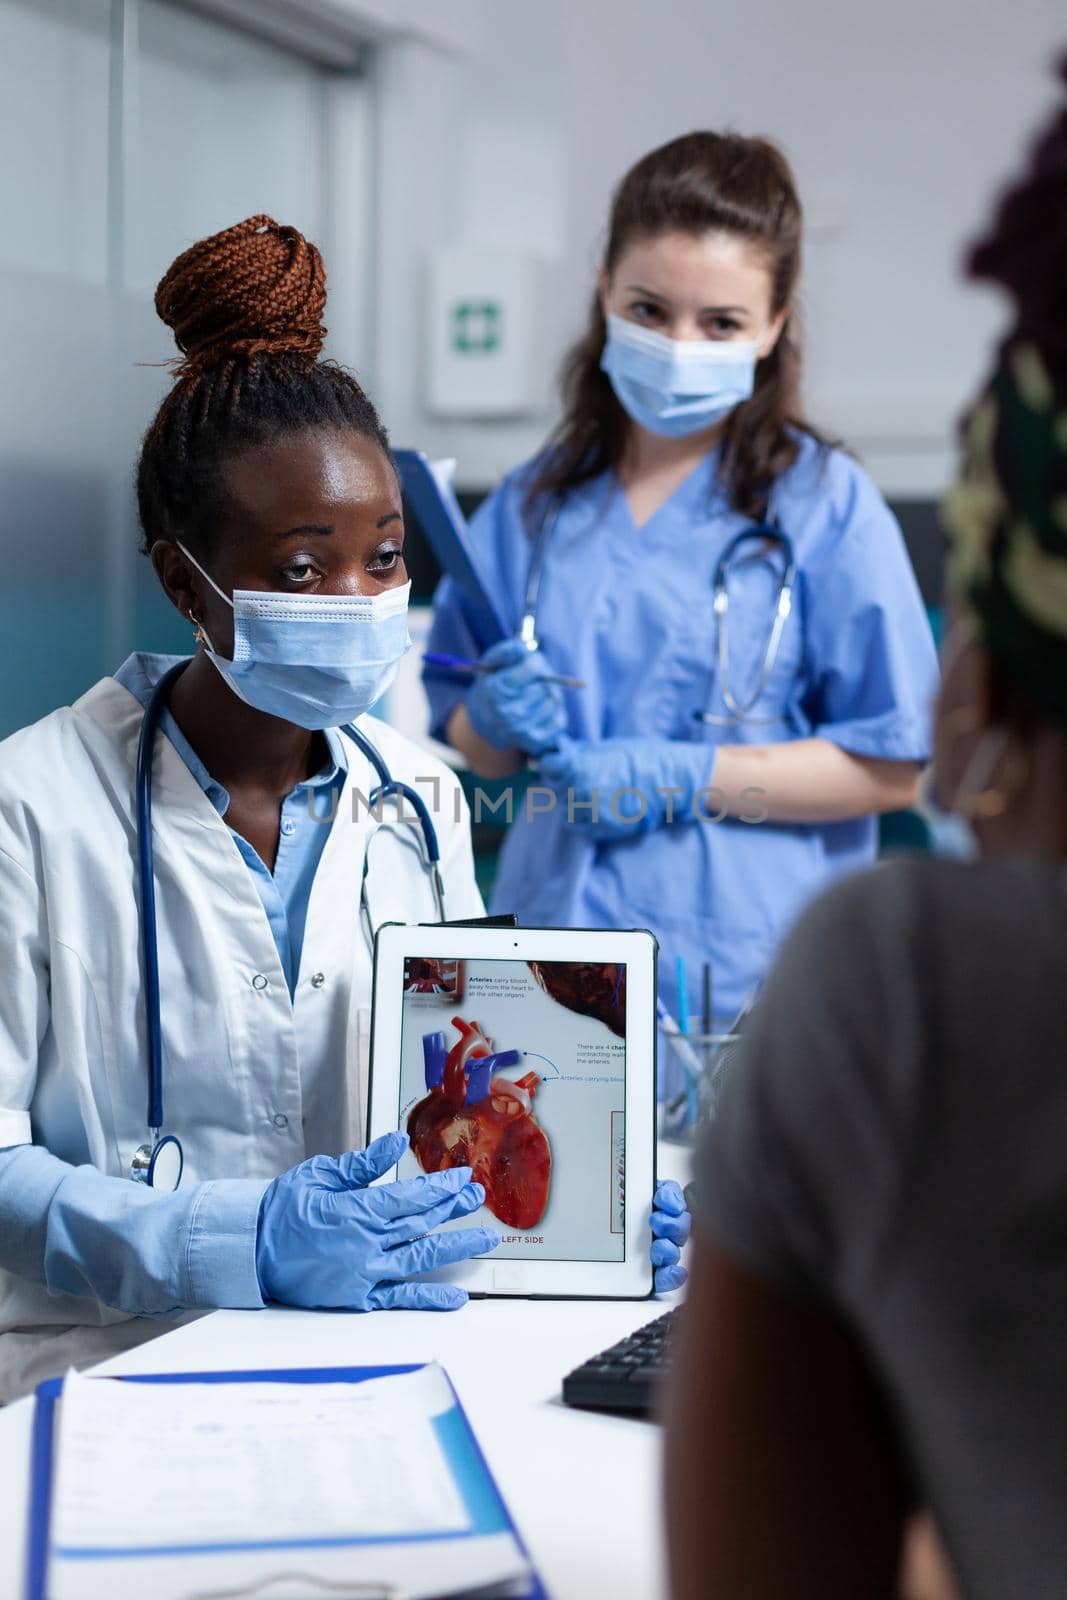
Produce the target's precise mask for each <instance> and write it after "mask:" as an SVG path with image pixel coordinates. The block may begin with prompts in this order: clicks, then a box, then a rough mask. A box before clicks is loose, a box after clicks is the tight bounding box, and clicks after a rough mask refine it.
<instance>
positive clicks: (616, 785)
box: [538, 739, 720, 839]
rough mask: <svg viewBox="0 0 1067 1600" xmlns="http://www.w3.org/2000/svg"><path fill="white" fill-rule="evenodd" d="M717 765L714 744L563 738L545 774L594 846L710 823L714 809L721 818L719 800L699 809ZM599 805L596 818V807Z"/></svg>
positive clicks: (542, 765)
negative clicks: (706, 819) (671, 826)
mask: <svg viewBox="0 0 1067 1600" xmlns="http://www.w3.org/2000/svg"><path fill="white" fill-rule="evenodd" d="M714 763H715V747H714V746H713V745H708V744H696V743H692V744H690V743H687V742H686V741H684V740H681V739H600V740H597V741H590V740H578V739H562V740H561V741H560V743H559V747H558V749H556V750H553V751H550V752H549V753H548V754H547V755H542V756H541V758H540V760H539V762H538V767H539V770H540V774H541V777H542V778H544V779H545V780H546V782H548V783H549V784H551V786H552V788H553V789H555V790H556V793H557V794H558V796H559V803H560V805H561V806H563V807H564V808H565V809H566V815H567V819H568V821H569V822H572V823H573V824H574V826H576V827H580V828H583V829H585V831H586V832H587V833H590V834H591V835H592V836H593V838H594V839H633V838H636V837H637V836H638V835H639V834H642V833H651V832H652V830H653V829H654V828H662V827H664V826H665V825H666V824H667V823H669V822H676V823H677V822H692V821H694V820H695V818H696V817H697V816H699V815H703V816H707V815H708V810H707V808H708V806H710V808H711V812H710V814H711V815H712V816H716V815H718V812H719V809H720V807H719V806H718V805H717V804H716V797H715V796H711V797H708V796H705V798H704V801H703V802H702V804H701V805H700V806H699V807H696V808H695V807H694V801H695V800H696V799H697V797H698V796H699V795H700V792H701V790H703V789H708V788H710V786H711V781H712V767H713V766H714ZM623 790H636V791H638V792H637V793H636V794H634V793H630V794H625V793H622V791H623ZM594 798H595V800H596V817H595V819H594V815H593V812H592V811H591V810H590V808H589V802H590V801H592V800H593V799H594ZM642 801H643V803H644V804H643V811H642ZM613 802H614V805H613Z"/></svg>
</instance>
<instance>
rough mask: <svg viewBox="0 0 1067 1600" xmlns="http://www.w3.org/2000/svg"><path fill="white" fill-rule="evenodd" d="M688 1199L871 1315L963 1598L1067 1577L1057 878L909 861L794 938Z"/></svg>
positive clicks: (838, 1299) (1042, 1589) (1059, 1592)
mask: <svg viewBox="0 0 1067 1600" xmlns="http://www.w3.org/2000/svg"><path fill="white" fill-rule="evenodd" d="M697 1209H698V1211H699V1213H700V1214H701V1216H702V1217H703V1219H704V1222H705V1223H706V1225H707V1227H708V1228H709V1229H710V1231H711V1233H712V1234H713V1236H714V1237H715V1238H716V1240H717V1241H718V1243H719V1244H720V1245H721V1246H722V1248H723V1249H724V1250H725V1251H726V1252H727V1253H729V1254H730V1255H732V1256H734V1257H735V1258H736V1259H738V1260H740V1261H742V1262H744V1263H747V1264H748V1265H749V1266H750V1267H751V1268H753V1269H754V1270H755V1271H756V1272H758V1273H759V1274H761V1275H763V1276H766V1277H769V1278H773V1279H775V1280H777V1281H778V1282H779V1283H780V1284H781V1285H783V1286H785V1287H787V1288H789V1289H792V1290H795V1291H798V1292H800V1293H804V1294H813V1295H816V1296H819V1297H821V1298H823V1299H824V1300H827V1301H829V1302H831V1303H832V1305H833V1306H835V1307H836V1308H837V1309H838V1310H839V1311H840V1312H841V1313H842V1314H843V1316H844V1317H845V1319H846V1320H847V1321H848V1322H850V1323H851V1324H852V1325H853V1326H854V1328H855V1329H856V1330H857V1331H858V1333H859V1335H860V1337H861V1339H862V1341H863V1343H864V1345H865V1346H866V1348H867V1350H868V1353H869V1355H870V1358H871V1361H872V1363H873V1365H874V1366H875V1368H876V1369H877V1372H878V1375H879V1377H880V1378H881V1379H882V1381H883V1383H884V1385H885V1387H886V1390H887V1392H888V1395H889V1397H890V1400H891V1402H892V1404H893V1405H894V1407H895V1410H896V1413H897V1417H898V1420H899V1423H900V1429H901V1436H902V1438H903V1440H904V1443H905V1445H906V1447H907V1448H908V1450H909V1451H910V1456H911V1461H912V1464H913V1468H914V1472H915V1476H916V1483H917V1488H918V1490H919V1492H920V1494H921V1495H922V1496H923V1497H924V1499H925V1501H926V1503H928V1504H929V1505H930V1506H931V1507H932V1508H933V1510H934V1512H935V1514H936V1516H937V1518H938V1521H939V1522H940V1525H941V1528H942V1531H943V1534H944V1537H945V1542H946V1545H947V1547H948V1550H949V1553H950V1555H951V1557H952V1560H953V1563H954V1565H955V1567H956V1570H957V1573H958V1575H959V1578H960V1582H961V1585H962V1590H963V1593H964V1595H965V1596H966V1597H967V1600H1063V1597H1064V1596H1065V1595H1067V874H1065V872H1064V871H1063V870H1061V869H1060V868H1059V867H1057V866H1054V865H1049V864H1047V863H1041V862H1038V861H1036V860H1024V859H1013V860H994V861H985V862H976V863H973V864H964V863H960V862H949V861H936V860H916V861H908V862H897V863H892V864H889V865H886V866H882V867H878V868H876V869H875V870H874V871H872V872H870V873H865V874H864V875H862V876H861V877H856V878H853V879H851V880H849V881H848V882H846V883H844V884H842V885H840V886H839V887H838V888H836V889H834V890H832V891H831V892H830V894H828V895H827V896H825V897H824V898H823V899H822V900H820V901H819V902H818V903H817V904H816V905H815V906H814V907H813V908H812V909H811V910H810V911H809V912H808V913H807V915H806V916H805V918H804V919H803V920H802V922H801V924H800V926H799V927H798V928H797V929H796V931H795V932H794V934H793V936H792V938H791V939H790V940H789V942H788V943H787V945H786V948H785V950H784V951H783V953H782V956H781V959H780V961H779V963H778V965H777V967H776V969H775V971H774V973H773V975H772V977H771V978H770V979H769V980H768V983H767V986H766V989H765V991H764V994H763V997H762V998H761V1000H760V1003H759V1005H758V1007H757V1008H756V1011H755V1013H754V1014H753V1016H752V1018H751V1021H750V1027H749V1031H748V1036H747V1040H746V1042H745V1045H744V1047H743V1050H742V1052H740V1053H739V1056H738V1058H737V1064H736V1066H735V1068H734V1070H733V1072H732V1075H731V1078H730V1081H729V1083H728V1084H727V1086H726V1088H725V1090H724V1095H723V1100H722V1103H721V1107H720V1112H719V1115H718V1117H717V1118H716V1121H715V1122H714V1124H713V1125H712V1128H711V1130H710V1133H709V1135H708V1137H707V1139H706V1141H705V1145H704V1148H703V1151H702V1154H701V1157H700V1160H699V1163H698V1200H697Z"/></svg>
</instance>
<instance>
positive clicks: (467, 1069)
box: [396, 956, 626, 1261]
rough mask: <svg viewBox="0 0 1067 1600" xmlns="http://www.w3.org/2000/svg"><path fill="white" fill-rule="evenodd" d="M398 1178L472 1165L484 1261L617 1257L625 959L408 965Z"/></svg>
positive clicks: (621, 1240) (463, 1223)
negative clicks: (404, 1138)
mask: <svg viewBox="0 0 1067 1600" xmlns="http://www.w3.org/2000/svg"><path fill="white" fill-rule="evenodd" d="M403 989H404V994H403V1030H402V1038H401V1063H400V1091H399V1104H398V1107H397V1112H398V1121H397V1124H396V1125H397V1126H398V1127H399V1128H401V1129H404V1130H406V1132H407V1134H408V1136H409V1138H410V1140H411V1148H410V1149H409V1150H408V1151H407V1152H406V1153H405V1155H404V1157H403V1159H402V1160H401V1162H400V1166H399V1171H398V1173H397V1176H398V1177H400V1178H406V1177H412V1176H414V1175H415V1174H416V1173H418V1172H435V1171H440V1170H441V1169H442V1168H444V1167H453V1166H470V1167H472V1168H473V1169H474V1176H475V1178H476V1179H477V1181H478V1182H479V1183H482V1184H484V1185H485V1190H486V1204H485V1206H484V1208H483V1209H482V1211H480V1212H478V1213H476V1214H475V1216H473V1217H464V1218H462V1219H459V1220H457V1221H455V1222H453V1223H451V1224H448V1225H449V1226H452V1227H470V1226H471V1224H472V1222H482V1223H485V1224H486V1225H488V1226H491V1227H495V1228H496V1229H497V1230H498V1231H499V1232H500V1234H501V1244H500V1246H499V1248H498V1249H497V1250H495V1251H494V1252H493V1259H494V1260H500V1259H501V1258H513V1259H521V1260H531V1259H536V1260H542V1261H622V1260H623V1259H624V1258H625V1231H624V1212H623V1194H624V1171H623V1167H624V1152H625V1145H624V1128H625V1120H624V1118H625V1107H626V965H625V963H623V962H608V963H604V964H597V963H593V962H575V961H529V962H527V961H506V960H505V961H496V960H481V959H478V960H462V959H456V958H453V957H447V958H446V957H439V956H434V957H425V958H421V957H416V956H409V957H407V958H406V959H405V961H404V975H403Z"/></svg>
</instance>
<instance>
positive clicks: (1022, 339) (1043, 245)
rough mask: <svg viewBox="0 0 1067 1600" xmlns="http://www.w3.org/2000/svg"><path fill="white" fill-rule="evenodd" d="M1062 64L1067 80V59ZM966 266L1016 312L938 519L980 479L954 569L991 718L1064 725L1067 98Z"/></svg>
mask: <svg viewBox="0 0 1067 1600" xmlns="http://www.w3.org/2000/svg"><path fill="white" fill-rule="evenodd" d="M1059 72H1060V76H1061V78H1062V79H1064V80H1067V57H1064V58H1063V60H1062V61H1061V62H1060V65H1059ZM968 268H969V271H970V275H971V276H972V277H974V278H978V279H983V280H986V281H989V282H992V283H997V284H999V285H1001V287H1002V288H1004V289H1006V290H1007V292H1008V294H1009V295H1010V296H1011V299H1012V301H1013V303H1014V320H1013V321H1012V323H1011V325H1010V326H1009V329H1008V332H1007V335H1006V337H1005V338H1004V340H1003V343H1002V345H1001V347H1000V350H999V353H998V357H997V361H996V364H995V367H994V370H993V374H992V377H991V378H990V380H989V382H988V384H987V385H986V387H985V388H984V390H983V392H982V394H981V395H980V397H979V400H978V402H977V405H976V407H975V408H974V410H973V411H972V412H971V414H970V415H969V417H968V418H967V419H965V423H964V437H965V458H964V459H965V470H964V475H963V478H962V480H961V486H960V487H959V488H958V489H956V490H955V491H953V493H950V495H949V496H948V497H947V498H946V501H945V508H944V514H945V521H946V525H947V527H948V530H949V533H950V535H955V537H956V538H957V540H959V537H960V526H958V516H957V517H954V515H953V501H954V496H955V504H956V505H959V504H960V503H961V499H962V503H963V504H964V505H965V506H966V504H967V496H968V483H969V481H973V480H974V479H975V478H976V477H977V478H978V480H979V484H980V488H981V490H982V494H981V497H980V498H978V499H977V500H975V499H973V498H972V500H971V502H970V503H971V506H972V507H976V508H977V510H976V512H975V514H974V515H973V516H972V520H971V523H970V526H969V527H968V523H967V520H966V517H965V518H964V521H963V523H962V533H963V540H964V542H963V545H962V549H963V552H964V557H965V558H966V551H967V544H968V542H970V543H972V544H973V541H974V538H975V535H976V531H977V533H978V534H980V536H981V546H982V551H983V559H982V561H981V562H980V563H978V564H977V565H975V564H974V563H973V562H971V561H967V560H966V559H965V560H964V564H963V566H962V567H961V568H959V570H960V572H961V573H962V595H961V598H962V599H963V600H964V601H965V603H966V605H967V606H968V607H969V609H970V611H971V613H972V615H973V616H974V618H975V619H976V621H977V623H978V626H979V631H980V635H981V638H982V640H983V643H984V645H985V648H986V650H987V652H988V654H989V656H990V659H991V661H992V663H993V666H994V669H995V671H994V676H993V711H994V714H995V716H996V717H997V718H998V720H1001V721H1003V722H1005V723H1008V724H1014V725H1015V726H1017V727H1019V728H1020V729H1023V730H1028V729H1030V728H1032V727H1033V725H1034V723H1035V721H1037V720H1045V721H1048V720H1051V721H1052V722H1053V723H1054V724H1055V725H1056V726H1057V727H1059V728H1060V729H1061V731H1067V610H1064V607H1063V605H1062V604H1060V605H1059V608H1058V611H1057V599H1056V597H1057V595H1059V594H1061V593H1062V592H1063V588H1062V576H1061V579H1060V583H1059V584H1058V585H1057V584H1054V583H1052V582H1050V581H1049V580H1048V574H1051V573H1058V574H1060V575H1067V523H1065V522H1064V520H1063V511H1062V508H1063V507H1064V506H1065V505H1067V99H1064V100H1063V101H1062V102H1061V104H1060V106H1059V107H1058V108H1057V110H1056V111H1055V112H1054V113H1053V116H1052V118H1051V120H1050V121H1049V122H1048V123H1047V124H1046V125H1045V127H1044V128H1043V129H1042V130H1041V132H1040V133H1039V135H1038V137H1037V139H1036V141H1035V142H1034V145H1033V148H1032V150H1031V152H1030V157H1029V160H1028V161H1027V162H1026V163H1025V165H1024V167H1023V170H1022V173H1021V175H1020V176H1019V177H1018V178H1016V179H1015V180H1014V181H1013V182H1012V183H1011V185H1010V186H1009V187H1008V188H1007V190H1006V191H1005V192H1004V193H1003V195H1002V196H1001V198H1000V200H999V202H998V204H997V206H996V209H995V211H994V215H993V221H992V224H991V226H990V228H989V230H988V231H987V232H986V233H985V234H984V235H983V237H982V238H981V239H980V240H979V242H978V243H977V244H975V245H974V246H973V247H972V249H971V251H970V253H969V256H968ZM991 485H992V487H993V490H994V492H993V493H990V492H989V491H990V486H991ZM954 548H956V547H954ZM1035 554H1036V558H1037V559H1036V561H1035ZM1022 557H1025V558H1026V560H1025V562H1023V561H1022ZM1030 567H1032V568H1034V571H1033V572H1032V573H1031V575H1030V577H1029V578H1028V579H1025V580H1024V577H1023V573H1024V571H1025V569H1027V568H1030ZM952 570H953V568H952V567H951V566H950V572H951V571H952Z"/></svg>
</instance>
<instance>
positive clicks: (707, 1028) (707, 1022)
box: [700, 961, 714, 1072]
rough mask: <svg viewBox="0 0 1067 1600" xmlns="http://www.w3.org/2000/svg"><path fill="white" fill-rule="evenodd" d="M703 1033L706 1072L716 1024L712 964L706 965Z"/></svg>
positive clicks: (709, 1063) (708, 962)
mask: <svg viewBox="0 0 1067 1600" xmlns="http://www.w3.org/2000/svg"><path fill="white" fill-rule="evenodd" d="M700 1020H701V1030H700V1031H701V1033H703V1035H704V1070H705V1072H707V1071H708V1070H709V1069H710V1067H711V1053H712V1043H711V1036H712V1033H713V1032H714V1024H713V1022H712V1018H711V962H710V961H705V963H704V1007H703V1011H702V1013H701V1019H700Z"/></svg>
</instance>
